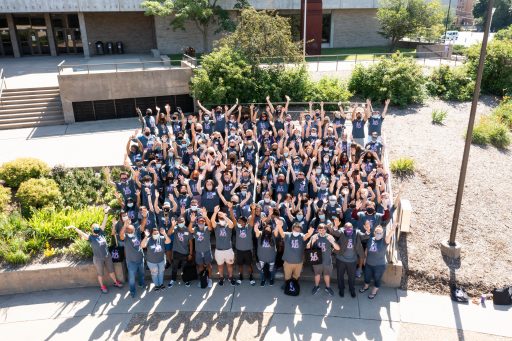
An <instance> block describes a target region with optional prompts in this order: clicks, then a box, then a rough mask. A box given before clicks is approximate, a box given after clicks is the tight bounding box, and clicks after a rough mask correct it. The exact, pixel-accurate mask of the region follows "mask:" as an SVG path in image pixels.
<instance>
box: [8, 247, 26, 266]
mask: <svg viewBox="0 0 512 341" xmlns="http://www.w3.org/2000/svg"><path fill="white" fill-rule="evenodd" d="M2 258H3V259H4V260H5V261H6V262H7V263H9V264H11V265H23V264H27V263H28V262H29V261H30V255H27V254H26V253H25V252H23V251H22V250H16V251H8V252H6V253H5V254H4V255H3V257H2Z"/></svg>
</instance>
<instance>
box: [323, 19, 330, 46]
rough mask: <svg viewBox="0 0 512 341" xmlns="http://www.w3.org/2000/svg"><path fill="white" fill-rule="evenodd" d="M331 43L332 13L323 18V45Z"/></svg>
mask: <svg viewBox="0 0 512 341" xmlns="http://www.w3.org/2000/svg"><path fill="white" fill-rule="evenodd" d="M330 43H331V13H329V14H324V15H323V16H322V44H330Z"/></svg>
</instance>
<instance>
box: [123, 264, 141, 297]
mask: <svg viewBox="0 0 512 341" xmlns="http://www.w3.org/2000/svg"><path fill="white" fill-rule="evenodd" d="M126 267H127V268H128V283H129V284H130V293H131V294H132V295H135V276H137V278H138V282H139V286H143V285H144V259H143V260H142V262H129V261H126Z"/></svg>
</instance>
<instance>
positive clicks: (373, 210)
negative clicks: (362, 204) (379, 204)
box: [366, 208, 375, 215]
mask: <svg viewBox="0 0 512 341" xmlns="http://www.w3.org/2000/svg"><path fill="white" fill-rule="evenodd" d="M366 213H367V214H370V215H372V214H373V213H375V209H373V208H367V209H366Z"/></svg>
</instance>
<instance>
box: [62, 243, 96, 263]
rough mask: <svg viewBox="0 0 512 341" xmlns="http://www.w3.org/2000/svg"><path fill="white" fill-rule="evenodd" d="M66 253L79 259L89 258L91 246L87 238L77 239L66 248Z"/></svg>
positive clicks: (90, 256)
mask: <svg viewBox="0 0 512 341" xmlns="http://www.w3.org/2000/svg"><path fill="white" fill-rule="evenodd" d="M66 253H67V254H69V255H71V256H73V257H75V258H79V259H91V258H92V247H91V244H90V243H89V242H88V241H87V240H83V239H77V240H75V241H74V242H73V244H71V245H70V246H69V247H68V248H67V250H66Z"/></svg>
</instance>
